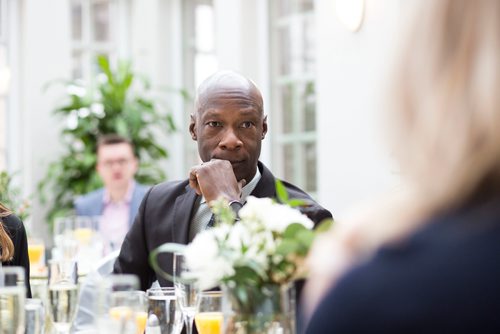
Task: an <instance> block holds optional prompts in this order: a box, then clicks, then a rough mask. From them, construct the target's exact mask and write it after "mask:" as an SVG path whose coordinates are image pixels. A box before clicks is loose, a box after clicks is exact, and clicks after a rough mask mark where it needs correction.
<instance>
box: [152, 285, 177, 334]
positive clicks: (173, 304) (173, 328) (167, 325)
mask: <svg viewBox="0 0 500 334" xmlns="http://www.w3.org/2000/svg"><path fill="white" fill-rule="evenodd" d="M146 294H147V296H148V302H149V307H148V312H149V314H151V313H154V314H155V315H156V316H157V317H158V321H159V323H160V329H161V332H162V333H163V334H179V333H180V332H181V330H182V313H181V311H180V309H179V307H178V303H177V297H176V295H175V288H172V287H155V288H150V289H149V290H147V291H146Z"/></svg>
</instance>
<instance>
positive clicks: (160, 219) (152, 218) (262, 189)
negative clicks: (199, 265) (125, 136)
mask: <svg viewBox="0 0 500 334" xmlns="http://www.w3.org/2000/svg"><path fill="white" fill-rule="evenodd" d="M258 167H259V170H260V173H261V179H260V181H259V183H258V184H257V186H256V187H255V189H254V191H253V192H252V194H251V195H252V196H255V197H276V191H275V178H274V176H273V174H272V173H271V172H270V171H269V170H268V169H267V168H266V167H265V166H264V165H263V164H262V163H260V162H259V166H258ZM284 185H285V187H286V189H287V191H288V194H289V197H290V198H300V199H308V200H311V201H312V199H311V198H310V197H309V195H307V194H306V193H305V192H303V191H302V190H300V189H299V188H297V187H295V186H294V185H291V184H289V183H287V182H284ZM198 197H199V196H197V195H196V192H195V191H194V190H193V189H192V188H191V187H189V183H188V180H184V181H173V182H164V183H161V184H159V185H156V186H154V187H152V188H151V189H150V190H149V192H148V193H147V194H146V196H145V197H144V200H143V201H142V203H141V206H140V208H139V213H138V214H137V217H136V219H135V222H134V224H133V225H132V228H131V229H130V231H129V232H128V234H127V236H126V237H125V241H124V242H123V245H122V248H121V251H120V255H119V257H118V259H117V261H116V263H115V266H114V272H115V273H129V274H135V275H137V276H138V277H139V280H140V284H141V289H142V290H145V289H147V288H149V287H150V286H151V283H152V282H153V281H154V280H156V275H155V273H154V271H153V269H152V268H151V267H150V265H149V262H148V256H149V253H150V252H151V251H152V250H153V249H155V248H157V247H158V246H160V245H161V244H163V243H166V242H175V243H181V244H187V243H188V242H189V241H190V240H189V228H190V222H191V217H192V215H193V214H194V212H193V208H194V205H195V202H196V200H197V198H198ZM305 213H306V214H307V215H308V216H309V218H310V219H311V220H312V221H314V222H315V223H318V222H320V221H321V220H323V219H325V218H331V216H332V215H331V213H330V212H329V211H327V210H326V209H324V208H322V207H321V206H319V205H318V204H317V203H315V202H313V205H312V206H311V207H308V208H307V212H305ZM159 262H160V266H161V267H162V268H163V270H166V271H168V270H171V268H172V257H171V256H167V255H165V256H160V257H159ZM170 272H171V271H170ZM158 281H159V283H160V285H161V286H171V285H172V283H171V282H169V281H166V280H165V279H163V278H162V277H158Z"/></svg>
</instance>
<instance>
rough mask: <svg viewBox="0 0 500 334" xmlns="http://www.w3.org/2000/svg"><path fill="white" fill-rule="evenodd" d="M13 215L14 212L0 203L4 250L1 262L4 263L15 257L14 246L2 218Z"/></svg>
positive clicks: (1, 245) (1, 243)
mask: <svg viewBox="0 0 500 334" xmlns="http://www.w3.org/2000/svg"><path fill="white" fill-rule="evenodd" d="M11 214H12V211H10V210H9V209H7V207H5V206H4V205H3V204H2V203H0V247H1V250H2V254H1V255H0V261H2V262H5V261H9V260H10V259H11V258H12V257H13V256H14V244H13V243H12V239H11V238H10V236H9V234H8V233H7V231H6V230H5V228H4V226H3V223H2V218H3V217H7V216H8V215H11Z"/></svg>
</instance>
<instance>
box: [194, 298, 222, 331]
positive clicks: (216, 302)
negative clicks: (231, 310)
mask: <svg viewBox="0 0 500 334" xmlns="http://www.w3.org/2000/svg"><path fill="white" fill-rule="evenodd" d="M198 298H199V305H198V312H197V313H196V315H195V316H194V321H195V323H196V329H197V330H198V333H199V334H220V333H221V330H222V320H223V317H222V292H221V291H203V292H200V294H199V296H198Z"/></svg>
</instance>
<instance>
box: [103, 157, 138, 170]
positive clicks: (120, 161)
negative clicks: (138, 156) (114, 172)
mask: <svg viewBox="0 0 500 334" xmlns="http://www.w3.org/2000/svg"><path fill="white" fill-rule="evenodd" d="M131 161H132V159H126V158H121V159H116V160H104V161H101V162H99V164H100V165H102V166H103V167H105V168H111V167H113V165H115V164H117V165H118V167H124V166H126V165H128V164H129V163H130V162H131Z"/></svg>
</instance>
